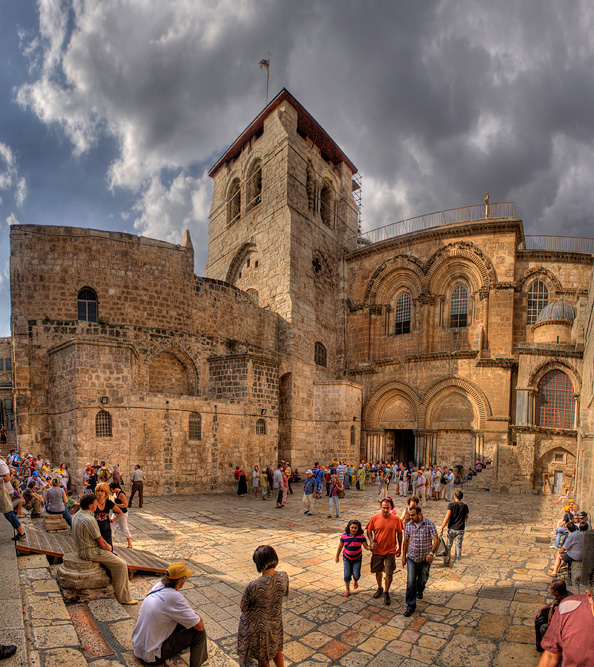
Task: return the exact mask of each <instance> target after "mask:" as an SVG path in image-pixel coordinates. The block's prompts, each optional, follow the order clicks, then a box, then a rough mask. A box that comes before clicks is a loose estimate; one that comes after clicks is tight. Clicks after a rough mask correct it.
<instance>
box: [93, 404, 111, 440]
mask: <svg viewBox="0 0 594 667" xmlns="http://www.w3.org/2000/svg"><path fill="white" fill-rule="evenodd" d="M95 436H96V437H97V438H111V437H112V436H113V432H112V429H111V415H110V414H109V412H107V411H106V410H99V412H98V413H97V415H96V416H95Z"/></svg>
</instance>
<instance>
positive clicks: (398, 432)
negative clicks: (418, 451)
mask: <svg viewBox="0 0 594 667" xmlns="http://www.w3.org/2000/svg"><path fill="white" fill-rule="evenodd" d="M392 433H393V434H394V455H393V457H392V458H391V459H390V460H391V461H392V460H394V461H396V462H398V461H402V463H404V464H406V465H407V464H408V463H409V462H411V461H413V462H414V460H415V434H414V431H413V430H412V429H410V428H400V429H395V430H393V431H392Z"/></svg>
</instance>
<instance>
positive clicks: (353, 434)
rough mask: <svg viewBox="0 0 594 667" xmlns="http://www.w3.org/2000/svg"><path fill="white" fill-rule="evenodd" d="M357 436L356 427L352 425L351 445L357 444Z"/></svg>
mask: <svg viewBox="0 0 594 667" xmlns="http://www.w3.org/2000/svg"><path fill="white" fill-rule="evenodd" d="M355 438H356V433H355V427H354V426H351V446H353V447H354V445H355Z"/></svg>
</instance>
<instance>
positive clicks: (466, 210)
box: [358, 201, 516, 247]
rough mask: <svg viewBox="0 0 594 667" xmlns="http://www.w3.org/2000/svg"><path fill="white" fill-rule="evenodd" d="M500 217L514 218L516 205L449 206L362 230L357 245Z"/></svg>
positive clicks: (510, 203)
mask: <svg viewBox="0 0 594 667" xmlns="http://www.w3.org/2000/svg"><path fill="white" fill-rule="evenodd" d="M502 218H503V219H509V220H515V218H516V205H515V204H514V202H511V201H506V202H499V203H493V204H489V205H488V208H487V206H486V205H485V204H476V205H474V206H463V207H462V208H450V209H448V210H446V211H437V212H436V213H428V214H427V215H419V216H416V217H415V218H408V220H400V221H399V222H393V223H392V224H390V225H386V226H385V227H378V228H377V229H372V230H370V231H368V232H364V233H363V234H361V235H360V236H359V239H358V245H359V246H360V247H361V246H366V245H370V244H372V243H379V242H380V241H387V240H388V239H392V238H395V237H396V236H402V235H403V234H410V233H412V232H420V231H422V230H424V229H431V228H432V227H441V226H442V225H451V224H454V223H456V222H471V221H474V220H477V221H478V220H483V221H487V220H492V219H502Z"/></svg>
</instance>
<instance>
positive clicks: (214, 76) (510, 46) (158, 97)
mask: <svg viewBox="0 0 594 667" xmlns="http://www.w3.org/2000/svg"><path fill="white" fill-rule="evenodd" d="M593 24H594V4H593V3H592V2H588V1H584V2H579V1H577V0H572V2H559V1H558V0H522V1H521V2H518V1H517V0H513V1H511V0H498V1H497V2H493V1H492V0H473V1H472V2H470V1H469V2H466V1H465V0H456V1H455V2H454V1H451V0H450V1H449V2H447V1H443V2H440V1H437V0H433V1H432V0H423V1H419V0H409V1H404V0H401V1H396V0H386V1H382V0H377V1H376V0H368V1H363V0H299V1H298V2H296V1H295V0H102V1H99V0H38V1H37V2H34V1H33V0H4V2H2V3H0V58H1V65H0V77H1V80H0V91H1V94H0V225H1V227H0V335H9V317H10V313H9V298H8V297H9V281H8V259H9V228H10V226H11V225H13V224H47V225H72V226H80V227H93V228H97V229H110V230H120V231H126V232H132V233H138V234H144V235H146V236H151V237H154V238H159V239H164V240H167V241H172V242H178V241H179V240H180V238H181V235H182V233H183V230H184V229H186V228H188V229H189V230H190V233H191V235H192V239H193V242H194V247H195V248H196V262H195V270H196V273H198V274H202V273H203V271H204V266H205V263H206V250H207V234H206V225H207V217H208V209H209V206H210V196H211V182H210V179H209V178H208V177H207V176H206V171H207V170H208V168H209V167H210V166H212V164H213V163H214V162H215V161H216V159H217V158H218V157H219V156H220V155H221V153H222V152H223V151H224V150H225V148H226V147H227V146H228V145H229V144H230V143H231V142H232V141H233V140H234V139H235V138H236V136H237V135H238V133H239V132H241V130H242V129H243V128H244V127H245V126H246V125H248V124H249V122H250V121H251V120H252V119H253V118H254V116H256V115H257V114H258V112H259V111H260V110H261V109H262V107H263V106H264V104H265V91H266V75H265V72H264V71H263V70H261V69H260V68H259V67H258V62H259V61H260V59H262V58H266V57H267V53H268V52H270V53H271V54H272V57H271V69H270V96H271V97H273V96H274V95H275V94H276V93H277V92H278V91H279V90H280V89H281V88H282V87H286V88H288V89H289V90H290V91H291V93H293V95H295V97H297V99H299V100H300V101H301V103H302V104H303V105H304V106H305V107H306V108H307V109H308V110H309V111H310V112H311V113H312V115H313V116H314V117H315V118H316V119H317V120H318V121H319V122H320V123H321V124H322V125H323V126H324V128H325V129H326V130H327V131H328V132H329V133H330V135H331V136H332V137H333V138H334V139H335V141H336V142H337V143H338V144H339V145H340V146H341V147H342V148H343V150H344V151H345V153H346V154H347V155H348V156H349V157H350V158H351V160H352V161H353V162H354V163H355V164H356V165H357V167H358V168H359V171H360V173H361V174H362V175H363V179H364V180H363V183H364V185H363V204H364V209H363V210H364V216H363V217H364V226H365V227H366V228H367V229H372V228H375V227H379V226H382V225H385V224H388V223H390V222H395V221H397V220H400V219H404V218H407V217H410V216H413V215H418V214H422V213H428V212H431V211H436V210H441V209H445V208H455V207H459V206H465V205H467V204H478V203H481V202H482V200H483V195H484V193H485V191H487V190H488V191H489V192H490V195H491V201H508V200H512V201H515V202H516V207H517V212H518V215H519V217H521V218H522V219H523V220H524V224H525V227H526V231H527V232H528V233H540V234H559V235H567V236H594V225H593V224H592V217H593V213H594V187H592V184H593V183H594V159H593V158H594V154H593V153H594V150H593V146H594V143H593V139H594V39H593V38H592V35H593V34H594V30H593V28H594V25H593Z"/></svg>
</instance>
